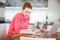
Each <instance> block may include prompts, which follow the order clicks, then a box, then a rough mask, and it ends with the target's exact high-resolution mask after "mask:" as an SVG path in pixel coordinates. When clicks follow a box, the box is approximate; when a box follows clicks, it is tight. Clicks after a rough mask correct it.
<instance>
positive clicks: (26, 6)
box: [23, 2, 32, 9]
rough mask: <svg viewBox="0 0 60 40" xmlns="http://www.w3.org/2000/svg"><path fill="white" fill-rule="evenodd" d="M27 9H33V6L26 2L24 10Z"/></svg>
mask: <svg viewBox="0 0 60 40" xmlns="http://www.w3.org/2000/svg"><path fill="white" fill-rule="evenodd" d="M25 8H30V9H32V6H31V4H30V3H29V2H25V3H24V5H23V9H25Z"/></svg>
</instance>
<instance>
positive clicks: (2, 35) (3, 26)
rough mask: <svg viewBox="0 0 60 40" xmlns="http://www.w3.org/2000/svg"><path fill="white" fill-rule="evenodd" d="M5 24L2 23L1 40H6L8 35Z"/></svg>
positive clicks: (0, 25) (0, 28)
mask: <svg viewBox="0 0 60 40" xmlns="http://www.w3.org/2000/svg"><path fill="white" fill-rule="evenodd" d="M5 28H6V26H5V23H0V40H4V38H5V35H6V29H5Z"/></svg>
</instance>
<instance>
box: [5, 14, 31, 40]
mask: <svg viewBox="0 0 60 40" xmlns="http://www.w3.org/2000/svg"><path fill="white" fill-rule="evenodd" d="M29 19H30V17H28V18H24V17H23V15H22V13H17V14H16V15H15V16H14V18H13V20H12V21H11V24H10V27H9V30H8V34H7V36H11V35H13V33H14V32H15V33H20V30H24V29H27V28H28V23H29ZM6 40H7V39H6Z"/></svg>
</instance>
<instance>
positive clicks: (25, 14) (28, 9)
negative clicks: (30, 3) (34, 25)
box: [22, 8, 32, 18]
mask: <svg viewBox="0 0 60 40" xmlns="http://www.w3.org/2000/svg"><path fill="white" fill-rule="evenodd" d="M31 11H32V9H30V8H25V9H23V11H22V12H23V16H24V17H25V18H27V17H29V16H30V13H31Z"/></svg>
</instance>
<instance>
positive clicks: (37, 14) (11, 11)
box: [5, 7, 48, 23]
mask: <svg viewBox="0 0 60 40" xmlns="http://www.w3.org/2000/svg"><path fill="white" fill-rule="evenodd" d="M17 12H21V7H14V8H12V7H11V8H8V7H6V8H5V20H12V18H13V17H14V16H15V14H17ZM47 12H48V8H39V7H38V8H37V7H33V10H32V12H31V18H30V23H34V22H37V21H39V22H44V21H45V20H46V19H45V18H46V14H47ZM7 15H9V17H8V16H7Z"/></svg>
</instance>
